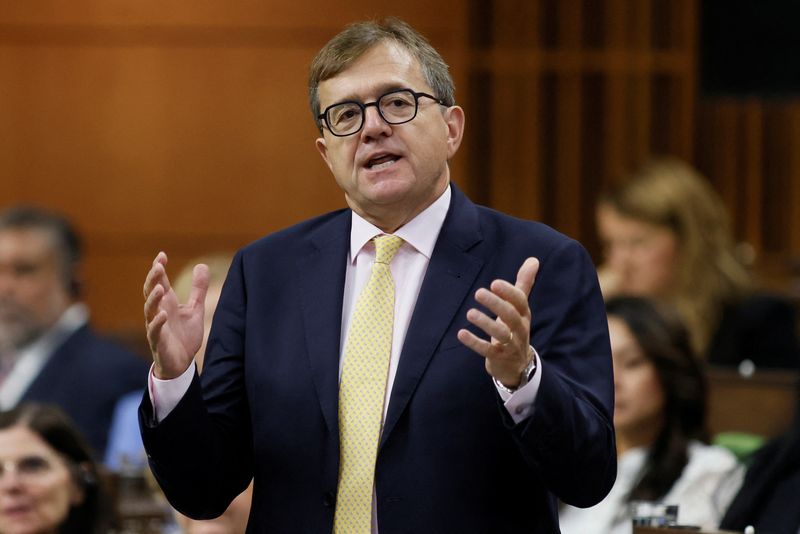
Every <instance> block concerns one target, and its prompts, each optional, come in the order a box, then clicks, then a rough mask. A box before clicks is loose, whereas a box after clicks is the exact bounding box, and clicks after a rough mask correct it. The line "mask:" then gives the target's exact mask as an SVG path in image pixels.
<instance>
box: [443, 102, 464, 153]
mask: <svg viewBox="0 0 800 534" xmlns="http://www.w3.org/2000/svg"><path fill="white" fill-rule="evenodd" d="M464 120H465V117H464V110H463V109H461V107H460V106H451V107H449V108H447V110H446V111H445V112H444V121H445V123H446V124H447V159H450V158H452V157H453V156H454V155H455V153H456V152H457V151H458V147H460V146H461V139H462V138H463V137H464Z"/></svg>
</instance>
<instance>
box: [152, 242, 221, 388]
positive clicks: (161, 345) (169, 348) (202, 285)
mask: <svg viewBox="0 0 800 534" xmlns="http://www.w3.org/2000/svg"><path fill="white" fill-rule="evenodd" d="M166 265H167V255H166V254H165V253H164V252H159V253H158V255H157V256H156V259H155V260H153V266H152V267H151V268H150V272H148V273H147V278H146V279H145V281H144V298H145V303H144V319H145V326H146V328H147V341H148V342H149V344H150V351H151V352H152V353H153V362H154V363H155V365H154V367H153V374H154V375H155V377H156V378H159V379H162V380H169V379H172V378H176V377H178V376H180V375H181V374H183V372H184V371H186V369H188V368H189V365H190V364H191V363H192V359H193V358H194V356H195V354H196V353H197V351H198V350H199V349H200V345H201V344H202V342H203V311H204V308H205V300H206V292H207V291H208V277H209V275H208V267H207V266H206V265H203V264H200V265H195V267H194V270H193V272H192V291H191V294H190V295H189V301H188V302H187V303H186V304H180V303H179V302H178V297H177V296H176V295H175V291H173V289H172V286H171V285H170V283H169V278H168V277H167V271H166Z"/></svg>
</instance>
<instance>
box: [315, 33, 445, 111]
mask: <svg viewBox="0 0 800 534" xmlns="http://www.w3.org/2000/svg"><path fill="white" fill-rule="evenodd" d="M406 87H408V88H411V89H415V90H417V91H425V90H430V88H429V87H428V86H427V83H426V82H425V77H424V75H423V73H422V67H421V65H420V63H419V61H418V60H417V58H416V57H414V55H413V54H411V52H409V51H408V49H406V48H405V47H404V46H403V45H401V44H399V43H395V42H392V41H381V42H380V43H377V44H375V45H373V46H372V47H371V48H369V49H368V50H367V51H365V52H364V53H363V54H361V56H359V57H358V59H356V60H355V61H353V62H352V63H351V64H350V65H348V66H347V68H346V69H344V70H342V71H341V72H340V73H338V74H337V75H336V76H332V77H331V78H328V79H327V80H324V81H322V82H320V84H319V95H320V101H321V102H323V103H325V102H328V101H330V102H328V103H332V102H339V101H342V100H348V99H354V100H359V99H366V98H374V97H377V96H379V95H381V94H383V93H385V92H387V91H391V90H393V89H400V88H406ZM323 107H324V106H323Z"/></svg>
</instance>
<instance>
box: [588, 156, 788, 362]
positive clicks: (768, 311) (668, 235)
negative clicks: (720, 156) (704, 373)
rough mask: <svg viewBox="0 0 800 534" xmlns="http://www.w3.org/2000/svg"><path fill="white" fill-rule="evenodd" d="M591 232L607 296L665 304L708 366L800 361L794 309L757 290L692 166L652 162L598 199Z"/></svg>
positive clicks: (719, 209) (715, 201)
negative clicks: (598, 245) (601, 258)
mask: <svg viewBox="0 0 800 534" xmlns="http://www.w3.org/2000/svg"><path fill="white" fill-rule="evenodd" d="M597 227H598V232H599V235H600V239H601V241H602V243H603V246H604V252H605V263H604V264H603V265H602V266H601V267H600V269H599V275H600V281H601V287H602V289H603V294H604V296H605V297H606V298H609V297H611V296H614V295H618V294H629V295H640V296H647V297H653V298H657V299H661V300H664V301H667V302H669V303H670V304H672V305H673V306H675V308H676V309H678V310H679V312H680V313H681V315H682V317H683V320H684V322H685V323H686V324H687V326H688V328H689V331H690V334H691V341H692V346H693V348H694V349H695V351H696V352H697V353H698V354H700V355H704V356H705V357H706V358H707V359H708V360H709V361H710V362H712V363H720V364H733V365H735V364H738V363H739V362H741V361H742V360H744V359H749V360H752V361H753V362H755V363H756V364H760V365H763V366H766V367H796V366H797V365H798V363H800V361H798V360H799V359H800V358H798V345H797V338H796V333H795V310H794V309H793V307H792V305H791V304H790V303H788V302H787V301H785V300H783V299H780V298H777V297H774V296H769V295H763V294H759V293H758V292H756V291H755V289H754V283H753V281H752V279H751V276H750V273H749V272H748V270H747V269H746V267H745V266H744V265H743V263H742V262H741V261H740V259H739V257H738V256H737V254H736V244H735V242H734V239H733V235H732V232H731V228H730V222H729V220H728V215H727V213H726V211H725V206H724V204H723V202H722V199H721V198H720V197H719V195H718V194H717V193H716V192H715V191H714V189H713V188H712V187H711V185H710V184H709V182H708V181H707V180H706V179H705V178H704V177H703V176H702V175H700V173H699V172H697V171H696V170H695V169H694V168H692V167H691V166H689V165H688V164H686V163H685V162H683V161H681V160H678V159H674V158H662V159H654V160H651V161H650V162H648V163H647V164H645V165H644V166H643V167H641V168H640V169H639V170H638V171H636V172H634V173H633V174H632V175H631V176H630V177H629V178H628V180H626V181H625V182H623V183H622V184H621V185H619V186H618V187H616V188H613V189H611V190H610V191H608V192H606V193H605V194H604V195H603V196H601V198H600V200H599V203H598V207H597Z"/></svg>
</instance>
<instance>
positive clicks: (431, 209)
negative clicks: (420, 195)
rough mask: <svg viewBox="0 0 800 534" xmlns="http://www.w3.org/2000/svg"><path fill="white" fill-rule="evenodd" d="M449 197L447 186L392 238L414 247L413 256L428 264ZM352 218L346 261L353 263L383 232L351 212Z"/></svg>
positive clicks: (447, 206)
mask: <svg viewBox="0 0 800 534" xmlns="http://www.w3.org/2000/svg"><path fill="white" fill-rule="evenodd" d="M451 196H452V194H451V192H450V186H449V185H448V186H447V187H446V188H445V189H444V192H443V193H442V194H441V195H440V196H439V198H437V199H436V200H435V201H434V202H433V204H431V205H430V206H428V207H427V208H425V209H424V210H423V211H422V212H421V213H420V214H419V215H417V216H416V217H414V218H413V219H411V220H410V221H408V222H407V223H406V224H404V225H403V226H401V227H400V228H398V229H397V231H396V232H395V233H394V235H396V236H397V237H400V238H402V239H403V241H405V242H406V243H408V244H409V245H411V246H412V247H414V248H415V249H416V250H417V252H419V253H420V254H423V255H424V256H425V257H426V258H427V259H428V260H430V259H431V255H432V254H433V247H434V246H435V245H436V240H437V239H438V238H439V232H440V231H441V229H442V225H443V224H444V219H445V217H446V216H447V210H448V209H449V208H450V197H451ZM352 214H353V215H352V225H351V229H350V261H351V262H355V260H356V257H357V256H358V253H359V252H361V250H362V249H363V248H364V245H366V244H367V243H369V241H370V240H371V239H372V238H373V237H375V236H379V235H381V234H383V233H384V232H383V231H382V230H381V229H380V228H378V227H377V226H375V225H374V224H372V223H370V222H368V221H367V220H366V219H364V218H363V217H361V216H360V215H358V214H357V213H356V212H355V211H353V212H352Z"/></svg>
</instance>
